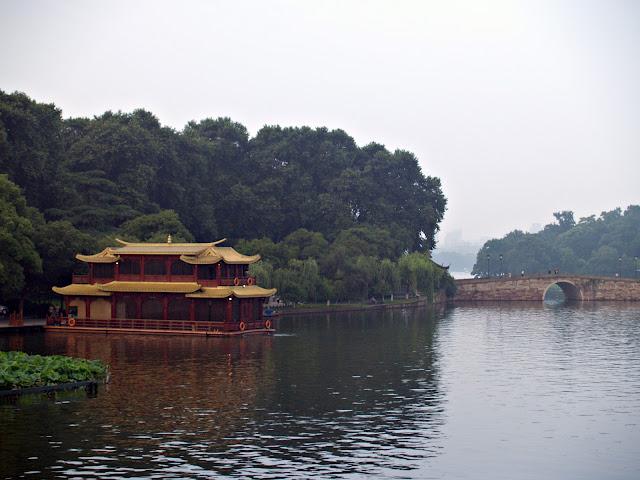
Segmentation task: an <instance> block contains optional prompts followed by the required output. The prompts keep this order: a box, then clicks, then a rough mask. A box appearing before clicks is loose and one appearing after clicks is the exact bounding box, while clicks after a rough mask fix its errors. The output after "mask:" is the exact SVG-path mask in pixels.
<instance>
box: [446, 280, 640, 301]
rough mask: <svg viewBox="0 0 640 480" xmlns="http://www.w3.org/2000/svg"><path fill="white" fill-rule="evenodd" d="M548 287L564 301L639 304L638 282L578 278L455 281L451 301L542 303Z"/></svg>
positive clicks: (639, 283) (639, 289) (639, 290)
mask: <svg viewBox="0 0 640 480" xmlns="http://www.w3.org/2000/svg"><path fill="white" fill-rule="evenodd" d="M552 285H558V286H559V287H560V288H561V289H562V291H563V292H564V295H565V298H567V299H568V300H578V301H605V300H607V301H608V300H613V301H640V281H639V280H634V279H632V278H615V277H594V276H582V275H538V276H524V277H512V278H507V277H502V278H470V279H462V280H456V286H457V287H458V288H457V292H456V295H455V297H454V301H534V302H540V301H542V300H544V296H545V293H546V292H547V290H548V289H549V287H551V286H552Z"/></svg>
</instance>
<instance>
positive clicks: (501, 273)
mask: <svg viewBox="0 0 640 480" xmlns="http://www.w3.org/2000/svg"><path fill="white" fill-rule="evenodd" d="M498 258H499V259H500V276H503V275H504V262H503V261H502V260H503V259H504V257H503V256H502V254H500V256H499V257H498Z"/></svg>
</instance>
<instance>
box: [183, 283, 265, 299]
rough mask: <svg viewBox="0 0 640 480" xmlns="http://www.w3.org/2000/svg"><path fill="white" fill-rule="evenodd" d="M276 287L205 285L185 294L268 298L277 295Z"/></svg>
mask: <svg viewBox="0 0 640 480" xmlns="http://www.w3.org/2000/svg"><path fill="white" fill-rule="evenodd" d="M276 292H277V290H276V289H275V288H262V287H259V286H257V285H250V286H244V287H203V288H202V290H200V291H199V292H194V293H190V294H188V295H185V297H188V298H225V297H231V296H234V297H237V298H267V297H271V296H273V295H275V294H276Z"/></svg>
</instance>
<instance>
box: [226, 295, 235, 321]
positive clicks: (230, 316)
mask: <svg viewBox="0 0 640 480" xmlns="http://www.w3.org/2000/svg"><path fill="white" fill-rule="evenodd" d="M232 304H233V298H232V297H229V298H227V312H226V316H225V318H224V321H225V322H226V323H231V322H232V320H233V305H232Z"/></svg>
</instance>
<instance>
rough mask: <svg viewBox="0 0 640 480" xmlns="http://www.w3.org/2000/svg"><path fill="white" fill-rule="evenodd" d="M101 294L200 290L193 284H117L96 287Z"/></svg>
mask: <svg viewBox="0 0 640 480" xmlns="http://www.w3.org/2000/svg"><path fill="white" fill-rule="evenodd" d="M98 288H99V289H100V290H102V291H103V292H146V293H193V292H195V291H197V290H199V289H200V285H199V284H197V283H195V282H119V281H113V282H109V283H105V284H104V285H98Z"/></svg>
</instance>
